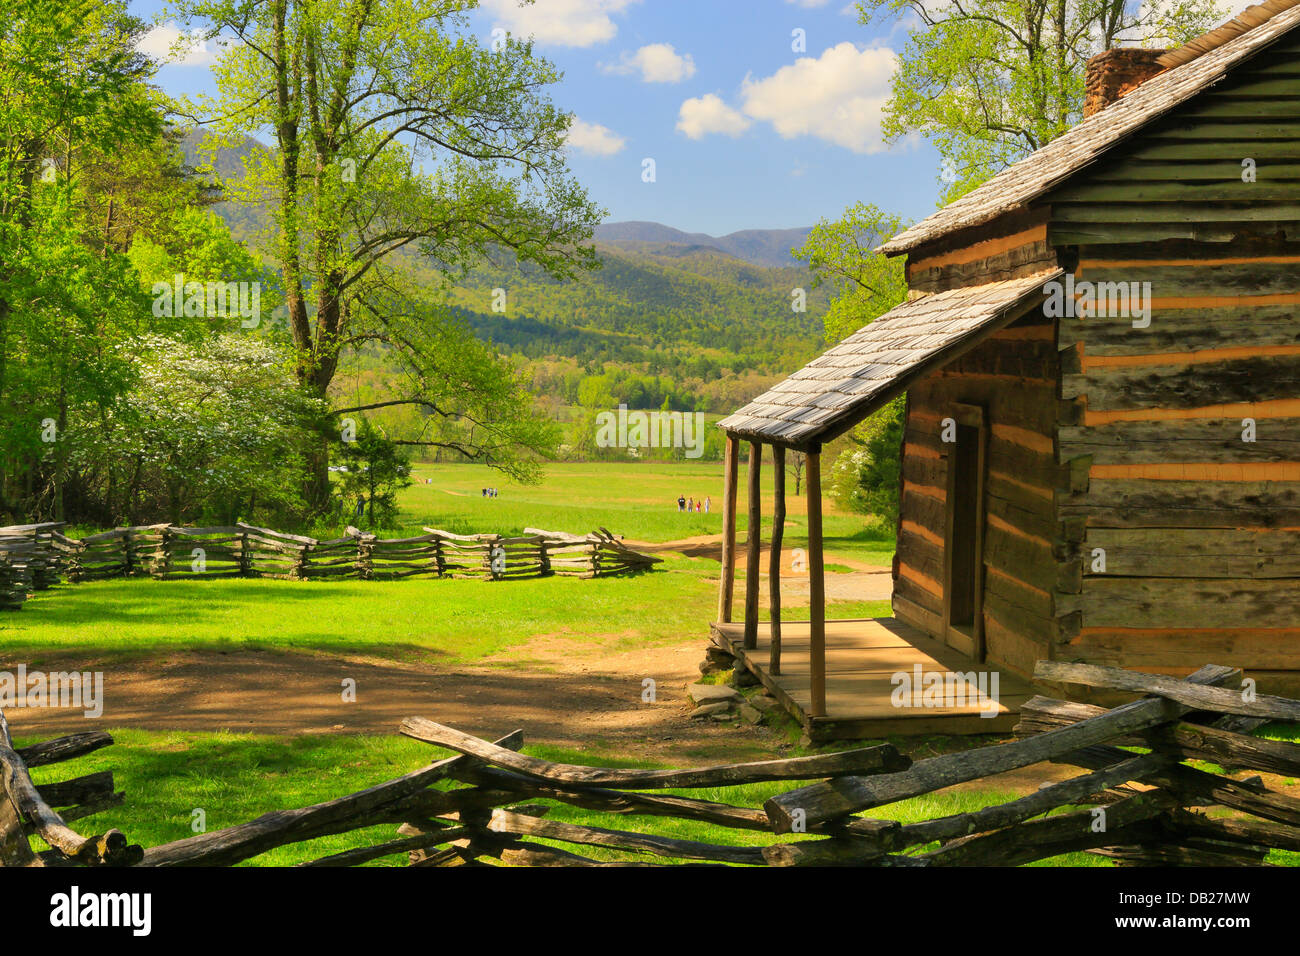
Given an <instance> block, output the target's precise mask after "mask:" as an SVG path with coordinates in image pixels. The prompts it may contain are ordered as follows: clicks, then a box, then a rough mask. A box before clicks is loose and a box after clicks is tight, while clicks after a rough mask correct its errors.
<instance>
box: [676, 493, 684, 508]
mask: <svg viewBox="0 0 1300 956" xmlns="http://www.w3.org/2000/svg"><path fill="white" fill-rule="evenodd" d="M677 510H678V511H685V510H686V499H685V498H683V497H682V496H681V495H678V496H677Z"/></svg>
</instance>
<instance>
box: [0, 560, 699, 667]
mask: <svg viewBox="0 0 1300 956" xmlns="http://www.w3.org/2000/svg"><path fill="white" fill-rule="evenodd" d="M658 568H660V569H662V570H656V571H653V572H649V573H641V574H636V575H629V576H623V577H610V578H598V579H594V580H592V579H579V578H570V577H548V578H524V579H519V580H509V581H480V580H470V579H437V578H411V579H407V580H402V581H330V582H321V581H316V582H306V581H276V580H256V579H250V580H244V579H239V578H221V579H213V580H202V579H194V580H185V581H154V580H150V579H148V578H144V579H139V578H133V579H127V580H116V581H97V582H93V583H88V584H77V585H62V586H59V587H56V588H53V589H51V590H49V591H41V592H38V593H37V594H36V595H35V596H33V597H32V599H31V600H29V601H28V602H27V603H26V604H25V606H24V607H23V609H22V610H21V611H19V612H17V613H12V614H3V615H0V642H2V643H3V648H4V654H3V657H4V658H7V659H13V660H26V661H29V662H32V661H34V660H39V659H40V657H41V656H42V655H44V654H47V653H49V652H51V651H62V650H72V649H83V650H87V651H94V652H95V653H96V654H98V655H108V656H112V655H115V654H125V655H148V654H154V653H160V652H163V651H166V650H180V649H185V650H223V651H229V650H254V649H256V650H282V651H293V650H303V651H328V652H334V653H348V652H365V653H368V654H373V655H376V656H381V657H388V658H392V659H397V660H418V659H421V658H430V659H435V660H436V661H437V662H439V663H444V664H452V663H462V662H467V661H472V660H475V659H478V658H481V657H484V656H487V655H490V654H493V653H496V652H498V651H500V650H503V649H504V648H507V647H510V646H512V645H515V644H520V643H523V642H525V641H527V640H528V639H529V638H531V637H533V636H535V635H541V634H546V635H549V636H551V637H557V636H570V637H572V639H573V640H574V641H575V642H590V641H592V640H593V639H599V638H604V637H610V636H613V637H618V638H620V639H624V640H628V641H632V640H635V641H637V642H638V643H640V644H642V645H646V644H655V643H661V642H665V641H670V640H679V639H681V638H682V637H683V636H685V635H698V636H699V638H700V640H701V641H703V640H704V639H705V636H706V629H707V626H708V621H709V619H710V615H711V613H713V609H714V608H715V607H716V603H715V602H716V600H717V598H716V583H715V582H716V579H717V573H718V565H717V562H716V561H709V560H707V559H704V558H680V557H677V558H671V559H670V560H667V561H665V562H664V563H663V564H661V565H658ZM710 575H712V579H710V577H709V576H710Z"/></svg>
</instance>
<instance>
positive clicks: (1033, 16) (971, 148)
mask: <svg viewBox="0 0 1300 956" xmlns="http://www.w3.org/2000/svg"><path fill="white" fill-rule="evenodd" d="M858 12H859V16H860V19H861V20H862V22H863V23H864V24H866V23H870V22H871V21H872V20H874V19H877V18H880V19H902V20H903V21H904V22H906V23H911V24H916V25H915V27H914V28H912V29H910V31H909V33H908V37H907V44H906V46H905V47H904V49H903V52H902V54H901V56H900V58H899V65H898V69H897V71H896V72H895V73H894V76H893V78H892V80H891V84H892V89H893V95H892V97H891V99H890V101H889V103H888V105H887V106H886V108H885V122H884V125H883V130H884V132H885V135H886V137H887V138H889V139H890V140H891V141H897V140H899V139H902V138H904V137H908V136H912V135H915V134H917V133H920V134H921V135H923V136H925V137H926V138H927V139H929V140H930V141H931V142H933V143H934V145H935V146H936V147H937V148H938V150H939V154H940V156H942V157H943V170H942V172H941V177H940V178H941V182H942V187H943V195H942V197H941V201H942V202H943V203H947V202H951V201H952V200H954V199H956V198H957V197H959V196H961V195H963V194H964V193H966V192H969V191H970V190H971V189H973V188H975V187H976V186H978V185H979V184H980V183H982V182H984V181H985V180H987V179H989V178H990V177H991V176H993V175H994V174H996V173H998V172H999V171H1001V170H1002V169H1005V168H1006V167H1007V166H1009V165H1010V164H1011V163H1013V162H1015V161H1016V160H1018V159H1020V158H1021V157H1022V156H1024V155H1026V154H1027V153H1030V152H1032V151H1034V150H1035V149H1038V148H1039V147H1040V146H1043V145H1045V144H1047V143H1048V142H1050V141H1051V140H1053V139H1055V138H1056V137H1057V136H1060V135H1061V134H1062V133H1063V132H1065V131H1066V130H1067V129H1069V128H1070V127H1071V126H1073V125H1074V124H1075V123H1077V122H1078V121H1079V120H1080V118H1081V117H1082V115H1083V92H1084V91H1083V83H1084V73H1085V64H1086V63H1087V60H1088V58H1089V57H1090V56H1092V55H1093V54H1096V53H1101V52H1103V51H1105V50H1109V49H1112V48H1113V47H1116V46H1119V45H1121V44H1124V43H1127V44H1136V45H1153V46H1170V45H1173V46H1176V45H1180V44H1182V43H1185V42H1186V41H1188V40H1190V39H1191V38H1192V37H1195V36H1197V35H1199V34H1201V33H1204V32H1205V31H1206V30H1208V29H1210V28H1211V27H1213V26H1214V25H1215V24H1216V23H1217V22H1218V21H1219V20H1220V19H1221V17H1222V14H1221V13H1220V11H1219V9H1218V7H1217V4H1216V3H1215V2H1214V0H1181V2H1178V3H1140V2H1136V0H1050V2H1046V3H1043V2H1039V0H958V2H947V0H859V2H858Z"/></svg>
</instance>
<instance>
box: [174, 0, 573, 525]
mask: <svg viewBox="0 0 1300 956" xmlns="http://www.w3.org/2000/svg"><path fill="white" fill-rule="evenodd" d="M178 6H179V10H180V12H181V15H182V19H183V20H184V21H186V22H187V23H194V24H197V25H198V27H199V29H202V30H205V31H207V33H208V35H209V36H212V37H215V36H217V35H218V34H219V33H222V32H224V33H226V34H227V35H231V34H233V35H234V36H235V37H236V38H237V39H238V40H239V41H240V42H238V43H234V44H230V45H228V46H225V47H223V52H222V53H221V54H220V56H219V61H218V63H217V65H216V66H215V67H214V73H215V76H216V82H217V88H218V95H217V97H216V98H215V99H214V100H212V101H210V102H209V101H206V100H205V101H203V102H202V104H201V108H200V109H197V110H195V112H202V113H204V114H206V115H209V116H213V117H218V119H217V120H216V121H215V122H214V127H215V128H216V129H217V131H218V132H220V133H221V134H222V135H223V136H225V137H226V138H227V139H228V140H230V139H235V140H242V139H243V138H245V137H247V136H250V135H253V134H254V133H256V132H257V131H259V130H262V129H270V130H273V131H274V137H275V143H274V147H275V148H274V149H273V150H270V151H263V152H252V153H250V154H248V156H247V158H246V162H245V175H244V176H243V177H242V178H241V179H239V180H236V181H234V182H233V183H231V184H230V186H231V194H232V198H234V199H242V200H247V201H250V202H262V201H265V200H266V198H268V197H272V198H273V201H274V205H273V210H272V212H273V215H272V217H271V219H270V228H269V229H268V233H267V235H266V236H265V237H264V239H265V242H266V244H267V248H268V249H269V250H271V251H272V253H273V255H274V258H275V260H276V261H277V263H278V265H279V267H280V270H281V273H282V277H283V283H284V291H285V307H286V311H287V328H288V332H289V336H290V338H291V340H292V342H293V346H294V349H295V354H296V365H297V375H298V378H299V380H300V381H301V382H302V383H303V384H304V385H307V386H309V387H311V388H313V389H314V390H315V391H316V393H317V394H318V395H320V396H322V397H327V396H328V395H329V390H330V386H331V384H332V383H333V382H334V379H335V375H336V373H337V372H338V369H339V365H340V361H341V360H342V358H343V356H344V354H345V351H346V350H347V349H349V348H359V347H364V346H367V345H374V346H382V347H383V348H384V349H386V350H388V351H389V352H390V353H393V354H400V355H402V359H401V365H402V371H403V373H404V374H403V375H402V376H401V377H399V378H397V379H396V383H395V388H394V391H393V393H392V394H391V395H389V396H387V397H386V398H385V401H388V402H390V403H396V402H406V403H408V404H410V405H411V406H413V407H419V408H423V409H429V408H434V409H436V411H435V416H436V418H437V423H436V427H437V430H438V432H439V434H438V435H437V436H435V437H432V438H429V439H406V440H407V441H411V442H416V441H425V440H427V441H428V442H429V443H430V444H431V445H434V446H437V447H455V448H458V449H460V450H462V451H463V452H464V453H466V454H467V456H468V457H471V458H475V459H480V460H485V461H490V462H492V463H494V464H501V465H502V466H504V467H509V465H510V460H511V456H512V452H513V455H514V457H519V456H521V455H522V456H523V457H527V456H530V455H536V454H545V453H547V452H549V451H550V450H551V447H550V446H547V445H546V444H545V442H546V440H547V439H548V438H550V437H551V436H552V433H551V432H550V431H549V430H548V429H546V428H544V427H541V425H540V423H539V422H537V421H535V420H533V421H526V419H536V417H537V416H536V415H535V413H534V410H533V408H532V405H531V403H530V402H528V401H526V400H524V398H525V397H526V396H525V393H524V392H523V388H522V383H521V382H520V380H519V379H518V377H517V376H515V375H514V374H512V370H507V372H506V373H504V374H496V375H493V374H489V373H486V372H485V370H484V369H483V368H482V366H481V361H480V360H482V359H484V358H487V357H490V353H479V354H478V355H476V356H474V358H475V360H476V362H477V363H478V364H477V365H476V368H475V369H474V371H475V373H476V375H475V385H476V388H475V389H472V390H470V393H469V394H470V395H471V396H472V401H470V402H468V403H466V404H464V405H462V403H461V398H460V390H459V389H458V388H457V387H456V386H458V385H459V384H460V379H461V377H462V376H461V375H460V374H459V370H458V369H457V367H456V366H457V362H456V359H457V358H459V356H455V355H441V356H439V355H433V354H430V353H428V352H427V351H425V350H426V349H427V348H429V347H431V346H437V345H438V344H439V343H440V342H441V341H444V340H445V339H446V334H445V330H446V329H447V328H449V326H448V325H447V324H443V325H442V326H441V327H440V328H439V329H438V330H436V331H435V332H434V333H433V334H432V335H430V334H428V329H427V326H428V324H429V321H428V320H429V317H430V315H431V314H433V313H435V312H436V311H437V310H438V309H439V307H440V306H441V305H442V304H443V303H441V302H440V301H439V298H438V296H437V294H436V292H437V291H438V290H437V288H436V287H435V288H434V289H433V290H431V291H425V290H421V289H419V288H418V287H417V286H416V285H415V284H414V283H412V282H410V281H408V277H405V276H403V275H401V274H400V273H399V272H398V271H397V270H396V269H394V268H393V261H394V256H395V254H397V253H399V252H401V251H402V250H407V249H409V250H413V251H418V252H419V254H420V255H421V256H422V257H423V258H424V259H425V260H426V261H427V262H429V263H432V264H433V265H434V270H435V272H436V274H437V275H438V276H439V278H440V280H441V282H442V284H443V286H444V287H445V285H446V284H447V283H450V282H451V281H452V280H453V279H454V278H456V277H458V276H460V275H463V274H464V272H465V271H466V270H468V269H469V268H472V267H473V266H475V265H477V264H479V263H480V262H482V261H483V260H484V259H485V258H486V257H487V256H488V255H489V253H490V252H491V251H492V250H494V249H499V248H506V249H510V250H511V251H512V252H513V254H514V255H515V256H517V257H518V258H519V259H520V261H523V262H527V263H531V264H533V265H535V266H536V267H537V268H539V269H540V270H542V271H543V272H544V273H546V274H547V275H551V276H557V277H563V276H570V275H572V274H574V272H575V271H580V270H582V269H584V268H589V267H591V266H593V265H594V256H593V253H592V250H591V248H590V247H589V246H588V245H586V244H585V243H586V242H587V240H589V239H590V237H591V233H592V227H593V225H594V223H595V222H596V221H597V220H598V219H599V212H598V210H597V209H596V208H595V207H594V206H593V205H592V204H591V203H590V202H589V201H588V199H587V197H586V196H585V194H584V192H583V190H582V188H581V187H580V186H579V185H578V183H577V182H576V181H575V180H574V179H573V177H572V176H571V175H570V173H569V171H568V169H567V167H566V163H565V151H564V146H565V139H566V136H567V134H568V129H569V125H570V122H571V117H570V116H569V115H568V114H566V113H563V112H561V111H560V110H559V109H557V108H556V107H555V106H554V105H553V104H552V103H551V102H550V101H549V99H548V98H547V96H546V90H547V88H548V87H549V86H550V85H551V84H553V83H554V82H555V81H556V80H557V79H558V73H557V72H556V70H555V68H554V67H553V66H552V65H551V64H550V63H548V62H547V61H546V60H544V59H542V58H540V57H538V56H536V55H535V54H534V52H533V48H532V45H531V43H523V42H519V41H516V40H513V39H510V40H507V41H506V42H505V43H503V44H500V45H499V46H498V45H496V44H493V45H492V46H491V48H489V47H488V46H486V45H485V44H484V42H483V40H482V39H481V38H480V37H478V36H477V35H476V34H474V32H473V31H472V30H471V29H470V26H469V22H468V18H467V13H468V11H469V10H470V9H472V8H473V6H474V4H473V3H470V2H458V0H452V2H445V0H387V2H385V3H375V4H363V5H358V4H355V3H351V2H346V0H319V2H315V3H312V4H295V5H292V6H291V7H290V6H286V5H282V4H257V5H251V4H248V3H245V2H242V0H183V2H181V3H180V4H179V5H178ZM449 370H450V372H451V374H447V373H448V371H449ZM430 376H433V377H430ZM491 389H496V390H497V392H496V394H492V393H491V392H490V390H491ZM487 421H492V422H499V423H501V424H500V427H496V428H494V429H492V430H490V432H489V435H490V438H491V441H489V442H488V444H486V445H483V444H480V437H481V435H482V426H483V425H484V423H485V422H487ZM325 464H326V462H325V458H324V457H323V456H321V457H319V458H318V459H317V461H316V462H315V468H314V471H315V481H314V482H313V487H312V488H311V489H309V495H310V497H311V499H312V503H313V504H314V505H315V506H317V507H321V506H323V504H324V501H325V499H326V497H327V495H328V481H327V477H326V473H325ZM526 472H527V469H526V468H523V469H519V474H525V473H526Z"/></svg>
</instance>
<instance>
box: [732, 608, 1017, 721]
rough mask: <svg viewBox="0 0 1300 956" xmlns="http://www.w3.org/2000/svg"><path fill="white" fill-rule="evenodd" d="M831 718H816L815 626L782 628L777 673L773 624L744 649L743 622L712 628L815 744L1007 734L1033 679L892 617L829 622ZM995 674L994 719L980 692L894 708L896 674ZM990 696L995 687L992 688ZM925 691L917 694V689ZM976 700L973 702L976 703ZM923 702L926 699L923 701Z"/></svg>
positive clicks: (803, 623) (760, 630)
mask: <svg viewBox="0 0 1300 956" xmlns="http://www.w3.org/2000/svg"><path fill="white" fill-rule="evenodd" d="M825 628H826V643H825V675H826V676H825V716H812V714H813V710H812V667H811V654H810V651H811V635H812V626H811V623H810V622H808V621H783V622H782V623H781V654H780V665H779V670H780V673H779V674H773V673H772V668H771V627H770V625H769V624H768V623H767V622H759V624H758V628H757V638H758V639H757V643H756V645H755V646H754V647H752V648H748V649H747V648H746V647H745V640H744V632H745V625H744V624H743V623H716V624H713V625H712V626H711V631H712V639H713V643H714V644H716V645H718V646H719V647H721V648H722V649H723V650H725V651H727V652H728V653H730V654H732V655H734V656H735V657H736V659H737V661H738V662H739V663H740V664H742V665H743V666H744V667H745V668H746V669H747V670H749V671H750V672H751V673H752V674H753V675H754V676H755V677H757V678H758V679H759V681H761V682H762V684H763V686H764V687H766V688H767V690H768V692H769V693H771V694H772V696H773V697H775V698H776V699H777V701H778V702H779V703H780V704H781V706H782V707H783V708H784V709H785V710H786V712H787V713H789V714H790V716H792V717H793V718H794V719H795V720H797V721H799V723H800V724H802V725H803V728H804V730H805V732H806V733H807V734H808V736H809V737H810V738H812V741H813V742H814V743H818V744H820V743H825V742H827V741H832V740H858V739H863V738H870V737H885V736H889V735H892V734H988V733H1005V732H1007V731H1009V730H1010V729H1011V728H1012V726H1013V725H1014V724H1015V723H1016V720H1017V719H1018V717H1017V715H1018V712H1019V710H1020V705H1021V704H1022V703H1023V702H1024V701H1026V700H1028V699H1029V697H1030V696H1032V694H1033V691H1032V690H1031V689H1030V686H1029V684H1028V682H1026V681H1025V680H1024V679H1023V678H1020V677H1018V676H1016V675H1015V674H1013V673H1011V672H1010V671H1005V670H1000V669H999V668H996V667H992V666H990V665H989V664H977V663H975V662H974V661H972V660H971V659H970V658H968V657H966V656H964V655H962V654H960V653H958V652H957V651H954V650H953V649H952V648H950V647H948V646H946V645H944V644H942V643H940V642H939V641H936V640H935V639H934V638H932V637H929V636H928V635H926V634H924V633H922V632H921V631H919V630H917V629H916V628H914V627H912V626H910V625H908V624H904V623H903V622H902V621H899V620H896V619H894V618H868V619H861V620H848V621H827V622H826V624H825ZM918 666H919V667H920V668H921V674H922V678H923V680H924V675H927V674H932V673H939V674H942V675H944V676H945V678H946V677H947V675H950V674H959V673H969V672H971V671H975V672H976V673H987V674H989V675H990V678H989V680H990V681H991V680H992V677H991V675H992V674H997V675H998V676H997V680H998V686H997V700H996V701H995V702H994V703H996V706H997V710H996V716H993V717H983V716H981V711H982V710H990V711H991V708H990V707H988V706H987V705H986V704H985V703H984V701H983V698H981V697H980V696H979V695H978V694H975V693H973V694H970V695H968V696H967V702H965V703H960V702H958V703H954V704H952V705H945V706H937V707H936V706H902V707H899V706H895V704H894V702H893V694H894V690H895V687H896V686H897V685H896V684H895V682H894V681H893V680H892V679H891V678H893V676H894V675H895V674H898V673H905V674H908V675H915V673H916V671H915V668H916V667H918ZM988 689H989V690H990V691H991V690H992V689H993V688H992V685H991V684H990V685H988ZM918 694H919V691H918ZM971 698H974V699H973V701H972V699H971ZM917 703H918V704H920V703H921V701H920V700H919V699H918V701H917Z"/></svg>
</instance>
